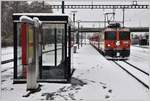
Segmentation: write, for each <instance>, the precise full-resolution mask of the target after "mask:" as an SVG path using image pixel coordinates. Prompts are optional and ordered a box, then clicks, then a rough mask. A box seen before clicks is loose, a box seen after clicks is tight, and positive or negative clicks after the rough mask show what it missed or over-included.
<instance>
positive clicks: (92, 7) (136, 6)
mask: <svg viewBox="0 0 150 101" xmlns="http://www.w3.org/2000/svg"><path fill="white" fill-rule="evenodd" d="M63 7H64V9H148V8H149V5H93V4H92V5H64V6H63ZM50 8H52V9H62V5H50Z"/></svg>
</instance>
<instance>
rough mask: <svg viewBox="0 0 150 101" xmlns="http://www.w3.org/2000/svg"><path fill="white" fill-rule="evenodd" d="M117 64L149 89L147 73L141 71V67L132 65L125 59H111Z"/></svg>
mask: <svg viewBox="0 0 150 101" xmlns="http://www.w3.org/2000/svg"><path fill="white" fill-rule="evenodd" d="M113 62H114V63H115V64H116V65H117V66H119V67H120V68H121V69H123V70H124V71H126V72H127V73H128V74H129V75H131V76H132V77H133V78H135V79H136V80H137V81H138V82H140V83H141V84H142V85H143V86H144V87H146V88H147V89H149V86H148V84H149V83H148V81H149V79H148V77H149V73H147V72H145V71H143V70H142V69H140V68H138V67H136V66H134V65H133V64H131V63H129V62H127V61H113Z"/></svg>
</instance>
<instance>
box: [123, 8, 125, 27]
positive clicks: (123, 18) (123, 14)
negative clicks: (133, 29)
mask: <svg viewBox="0 0 150 101" xmlns="http://www.w3.org/2000/svg"><path fill="white" fill-rule="evenodd" d="M124 16H125V9H124V8H123V27H124Z"/></svg>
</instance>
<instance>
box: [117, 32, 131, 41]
mask: <svg viewBox="0 0 150 101" xmlns="http://www.w3.org/2000/svg"><path fill="white" fill-rule="evenodd" d="M119 39H120V40H129V39H130V32H120V33H119Z"/></svg>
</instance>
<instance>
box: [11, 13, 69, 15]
mask: <svg viewBox="0 0 150 101" xmlns="http://www.w3.org/2000/svg"><path fill="white" fill-rule="evenodd" d="M13 15H29V16H30V15H32V16H34V15H35V16H68V15H67V14H59V13H13Z"/></svg>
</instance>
